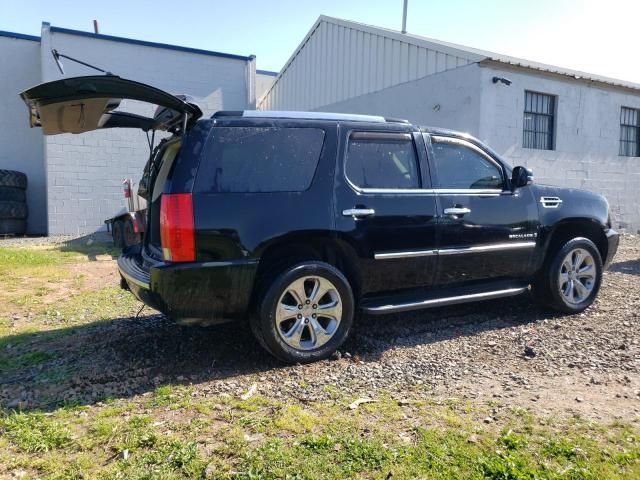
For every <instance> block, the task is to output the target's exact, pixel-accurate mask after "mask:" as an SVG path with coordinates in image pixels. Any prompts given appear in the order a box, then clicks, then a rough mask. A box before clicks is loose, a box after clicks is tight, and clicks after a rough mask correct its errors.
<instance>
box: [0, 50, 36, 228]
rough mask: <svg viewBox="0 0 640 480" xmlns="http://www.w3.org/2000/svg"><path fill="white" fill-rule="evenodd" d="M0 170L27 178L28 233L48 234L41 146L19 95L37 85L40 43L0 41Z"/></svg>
mask: <svg viewBox="0 0 640 480" xmlns="http://www.w3.org/2000/svg"><path fill="white" fill-rule="evenodd" d="M0 59H1V61H2V65H1V66H0V169H9V170H18V171H21V172H24V173H26V174H27V178H28V182H29V187H28V189H27V205H28V207H29V218H28V219H27V232H28V233H36V234H37V233H46V232H47V195H46V187H45V185H46V173H45V165H44V142H43V139H42V133H41V132H40V130H39V129H30V128H29V118H28V115H27V107H26V106H25V104H24V103H23V102H22V100H21V99H20V97H18V93H20V92H22V91H23V90H25V89H27V88H29V87H32V86H34V85H37V84H38V83H40V43H39V42H37V41H32V40H23V39H17V38H9V37H0Z"/></svg>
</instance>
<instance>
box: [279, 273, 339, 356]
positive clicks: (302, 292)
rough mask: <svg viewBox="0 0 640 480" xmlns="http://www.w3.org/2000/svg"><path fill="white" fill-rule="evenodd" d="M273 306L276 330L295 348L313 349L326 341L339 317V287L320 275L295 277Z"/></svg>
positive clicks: (334, 330) (336, 326)
mask: <svg viewBox="0 0 640 480" xmlns="http://www.w3.org/2000/svg"><path fill="white" fill-rule="evenodd" d="M276 308H277V310H276V314H275V320H276V330H277V331H278V334H279V335H280V338H282V340H283V341H284V342H285V343H286V344H287V345H289V346H290V347H292V348H295V349H296V350H313V349H315V348H318V347H321V346H322V345H324V344H325V343H327V342H328V341H329V340H331V338H332V337H333V335H334V334H335V333H336V331H337V330H338V326H339V325H340V320H341V318H342V299H341V298H340V294H339V293H338V289H337V288H336V287H335V285H333V283H331V282H330V281H329V280H327V279H326V278H323V277H316V276H306V277H302V278H299V279H297V280H295V281H294V282H292V283H291V284H290V285H289V286H288V287H287V288H285V290H284V293H283V294H282V295H281V296H280V299H279V300H278V304H277V307H276Z"/></svg>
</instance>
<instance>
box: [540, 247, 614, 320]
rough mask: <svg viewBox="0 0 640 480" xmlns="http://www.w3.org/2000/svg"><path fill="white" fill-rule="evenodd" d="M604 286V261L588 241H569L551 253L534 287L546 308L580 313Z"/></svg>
mask: <svg viewBox="0 0 640 480" xmlns="http://www.w3.org/2000/svg"><path fill="white" fill-rule="evenodd" d="M601 282H602V257H600V252H599V251H598V248H597V247H596V246H595V244H594V243H593V242H592V241H591V240H589V239H588V238H574V239H573V240H569V241H568V242H566V243H565V244H564V245H562V247H561V248H560V249H559V250H558V251H557V252H555V253H552V254H551V256H550V257H549V259H548V261H545V264H544V266H543V268H542V271H541V272H540V274H539V275H538V278H537V279H536V281H535V282H534V284H533V285H532V291H533V296H534V298H535V299H536V301H537V302H538V303H540V304H541V305H543V306H546V307H549V308H552V309H554V310H558V311H560V312H565V313H580V312H582V311H584V310H585V309H587V308H588V307H590V306H591V304H592V303H593V302H594V300H595V298H596V296H597V295H598V291H599V290H600V284H601Z"/></svg>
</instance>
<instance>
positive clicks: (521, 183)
mask: <svg viewBox="0 0 640 480" xmlns="http://www.w3.org/2000/svg"><path fill="white" fill-rule="evenodd" d="M532 183H533V172H532V171H531V169H529V168H526V167H515V168H514V169H513V171H512V172H511V187H512V188H520V187H526V186H527V185H531V184H532Z"/></svg>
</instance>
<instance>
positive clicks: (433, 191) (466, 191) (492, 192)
mask: <svg viewBox="0 0 640 480" xmlns="http://www.w3.org/2000/svg"><path fill="white" fill-rule="evenodd" d="M345 179H346V180H347V183H348V184H349V186H350V187H351V189H352V190H354V191H355V192H356V193H369V194H371V193H377V194H392V195H397V194H399V193H405V194H414V195H415V194H422V195H468V196H482V197H492V196H498V195H501V194H503V193H511V192H510V191H508V190H502V189H500V188H486V189H479V188H361V187H358V186H357V185H354V184H353V182H351V180H349V177H347V176H346V175H345Z"/></svg>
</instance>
